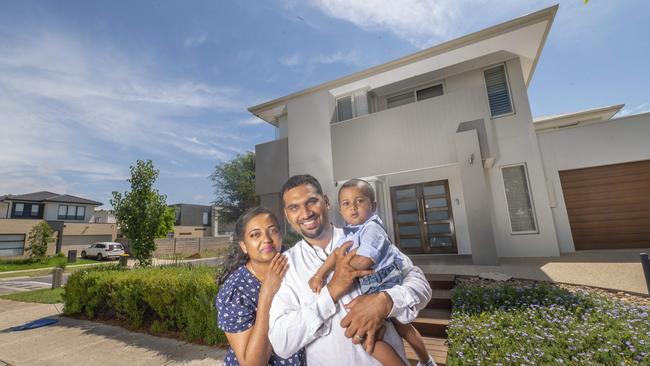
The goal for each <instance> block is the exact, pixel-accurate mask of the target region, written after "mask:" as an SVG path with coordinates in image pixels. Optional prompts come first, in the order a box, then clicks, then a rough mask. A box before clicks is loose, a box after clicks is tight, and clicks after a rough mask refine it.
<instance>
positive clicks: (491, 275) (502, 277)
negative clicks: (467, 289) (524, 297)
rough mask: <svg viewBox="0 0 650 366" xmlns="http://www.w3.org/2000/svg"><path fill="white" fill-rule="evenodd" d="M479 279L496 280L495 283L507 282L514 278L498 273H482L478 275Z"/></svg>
mask: <svg viewBox="0 0 650 366" xmlns="http://www.w3.org/2000/svg"><path fill="white" fill-rule="evenodd" d="M478 276H479V278H482V279H485V280H494V281H501V282H503V281H507V280H509V279H511V278H512V276H510V275H507V274H505V273H498V272H482V273H479V274H478Z"/></svg>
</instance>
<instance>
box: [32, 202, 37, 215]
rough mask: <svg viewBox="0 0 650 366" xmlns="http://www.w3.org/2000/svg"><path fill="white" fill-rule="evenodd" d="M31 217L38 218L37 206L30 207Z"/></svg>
mask: <svg viewBox="0 0 650 366" xmlns="http://www.w3.org/2000/svg"><path fill="white" fill-rule="evenodd" d="M31 215H32V217H36V216H38V205H36V204H33V205H32V210H31Z"/></svg>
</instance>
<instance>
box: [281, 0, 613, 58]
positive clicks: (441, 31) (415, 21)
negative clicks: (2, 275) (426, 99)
mask: <svg viewBox="0 0 650 366" xmlns="http://www.w3.org/2000/svg"><path fill="white" fill-rule="evenodd" d="M557 2H558V1H557V0H533V1H520V0H500V1H498V2H496V1H488V0H472V1H468V0H373V1H364V0H311V1H310V4H311V6H312V7H315V8H316V9H318V10H320V11H321V12H322V13H324V14H325V15H327V16H329V17H331V18H336V19H340V20H344V21H347V22H350V23H352V24H354V25H356V26H357V27H359V28H361V29H363V30H365V31H369V32H377V31H385V32H390V33H392V34H394V35H395V36H397V37H399V38H401V39H404V40H406V41H408V42H409V43H411V44H412V45H414V46H415V47H417V48H426V47H429V46H431V45H433V44H436V43H440V42H442V41H446V40H449V39H452V38H455V37H459V36H461V35H464V34H468V33H470V32H474V31H477V30H480V29H482V28H485V27H488V26H491V25H494V24H497V23H500V22H503V21H507V20H510V19H512V18H514V17H518V16H521V15H524V14H526V13H530V12H533V11H537V10H540V9H543V8H545V7H549V6H552V5H555V4H556V3H557ZM285 6H286V7H287V9H288V10H292V11H294V10H295V8H297V7H298V6H299V5H297V4H296V3H295V2H289V1H287V0H285ZM613 6H620V4H618V2H615V1H611V2H610V1H607V2H590V3H589V4H588V5H584V4H583V2H582V1H568V2H566V3H563V4H562V6H561V9H560V12H559V13H558V19H557V22H556V25H555V26H554V28H556V31H561V32H562V34H563V35H567V36H570V37H576V36H579V35H580V34H587V33H588V32H589V30H590V29H592V28H593V27H596V26H602V24H601V23H600V20H601V19H602V18H603V17H605V16H607V14H608V13H609V12H610V11H611V9H612V7H613ZM557 28H560V30H558V29H557Z"/></svg>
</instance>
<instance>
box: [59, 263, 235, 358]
mask: <svg viewBox="0 0 650 366" xmlns="http://www.w3.org/2000/svg"><path fill="white" fill-rule="evenodd" d="M216 271H217V270H216V269H215V268H211V267H188V266H166V267H150V268H136V269H121V268H119V267H117V266H101V267H94V268H88V269H84V270H81V271H78V272H75V273H73V274H72V275H71V276H70V278H69V279H68V283H67V284H66V286H65V292H64V294H63V300H64V303H65V308H64V314H66V315H83V316H85V317H87V318H88V319H101V320H119V321H120V322H121V323H123V324H124V325H125V326H126V327H128V328H131V329H142V328H148V329H149V330H150V331H151V333H153V334H160V333H164V332H169V331H172V332H179V333H180V334H181V336H182V338H184V339H186V340H187V341H190V342H195V343H201V344H208V345H215V344H226V343H227V340H226V337H225V335H224V334H223V332H222V331H221V330H219V329H218V328H217V326H216V317H217V312H216V309H215V308H214V298H215V296H216V294H217V285H216V284H215V282H214V278H215V274H216Z"/></svg>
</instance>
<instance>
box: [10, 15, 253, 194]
mask: <svg viewBox="0 0 650 366" xmlns="http://www.w3.org/2000/svg"><path fill="white" fill-rule="evenodd" d="M150 59H155V58H152V57H148V55H146V54H126V53H124V52H122V51H121V50H120V49H119V48H116V47H114V46H112V45H110V44H105V43H104V44H102V43H100V42H84V41H82V40H80V38H79V37H77V36H75V35H72V34H70V33H66V32H54V31H48V32H44V31H39V30H30V31H22V32H20V31H17V30H16V31H15V33H13V32H10V31H7V30H6V29H4V28H2V27H0V126H1V131H2V132H1V133H0V176H2V177H3V178H2V179H1V181H2V183H1V184H0V193H2V192H6V193H13V192H18V191H21V192H24V191H25V189H27V188H26V187H32V188H34V189H36V188H39V189H49V190H54V191H59V192H61V193H65V192H68V193H69V192H71V190H72V189H73V188H74V186H75V184H79V182H100V181H114V180H121V181H123V180H124V179H126V176H127V175H128V165H129V164H131V163H132V160H135V159H136V158H139V157H141V156H146V157H154V158H156V157H158V158H160V157H167V158H176V155H178V154H179V153H184V154H189V155H191V156H194V157H197V158H202V159H210V160H215V159H216V160H225V159H228V158H229V157H230V156H231V155H232V153H231V152H230V150H231V149H232V148H231V147H227V148H220V147H219V146H218V143H217V142H218V141H219V140H220V139H221V138H222V137H221V136H220V135H219V132H220V131H219V128H218V127H217V126H206V127H201V126H200V125H199V124H194V125H193V124H192V123H191V122H188V123H185V119H186V117H192V116H194V115H196V114H197V113H201V112H206V111H209V112H211V113H218V112H230V113H232V112H235V111H236V112H239V111H242V110H243V109H244V107H245V106H246V105H247V100H245V98H243V96H242V95H240V93H239V90H238V88H236V87H231V86H221V85H211V84H207V83H204V82H197V81H194V80H189V79H170V78H166V77H162V76H161V75H159V74H158V73H156V67H155V66H156V65H155V63H152V62H149V61H148V60H150ZM179 121H183V122H179ZM174 131H199V132H197V134H196V135H194V134H192V135H188V136H186V137H185V136H183V135H182V134H181V135H180V136H179V137H178V138H171V135H170V133H174ZM224 135H226V134H224ZM198 136H207V137H208V138H213V139H214V141H210V142H209V143H208V142H205V141H203V145H201V142H202V141H201V140H200V139H199V138H198ZM168 160H171V159H168ZM70 177H74V178H70ZM67 179H71V180H70V182H67V181H66V180H67ZM73 182H76V183H73ZM30 189H31V188H30Z"/></svg>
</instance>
